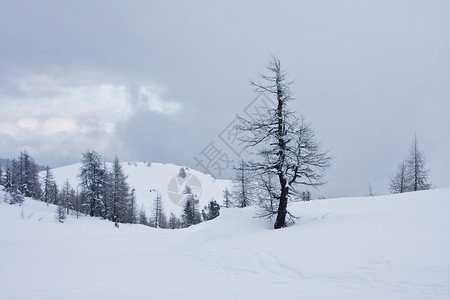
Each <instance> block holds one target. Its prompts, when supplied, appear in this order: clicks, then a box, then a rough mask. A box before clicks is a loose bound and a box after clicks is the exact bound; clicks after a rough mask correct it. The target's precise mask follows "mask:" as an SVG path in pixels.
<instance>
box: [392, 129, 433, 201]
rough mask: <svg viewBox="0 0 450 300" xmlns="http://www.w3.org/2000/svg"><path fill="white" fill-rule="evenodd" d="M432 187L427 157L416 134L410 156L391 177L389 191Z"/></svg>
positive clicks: (394, 192)
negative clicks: (420, 147) (419, 144)
mask: <svg viewBox="0 0 450 300" xmlns="http://www.w3.org/2000/svg"><path fill="white" fill-rule="evenodd" d="M430 188H431V184H430V183H429V182H428V170H427V169H426V168H425V157H424V154H423V152H422V151H421V150H420V149H419V147H418V143H417V137H416V136H414V139H413V142H412V143H411V147H410V149H409V154H408V156H407V157H406V159H405V160H404V161H403V162H402V163H401V164H400V165H399V166H398V169H397V171H396V173H395V174H394V175H393V176H392V177H391V180H390V183H389V191H390V192H391V193H393V194H397V193H405V192H414V191H420V190H428V189H430Z"/></svg>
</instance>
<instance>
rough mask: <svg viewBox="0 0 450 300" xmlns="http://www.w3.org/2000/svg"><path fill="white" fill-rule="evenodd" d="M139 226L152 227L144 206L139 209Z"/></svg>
mask: <svg viewBox="0 0 450 300" xmlns="http://www.w3.org/2000/svg"><path fill="white" fill-rule="evenodd" d="M139 224H142V225H145V226H148V225H150V223H149V220H148V218H147V214H146V213H145V209H144V206H141V208H140V209H139Z"/></svg>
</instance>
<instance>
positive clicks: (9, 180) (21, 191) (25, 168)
mask: <svg viewBox="0 0 450 300" xmlns="http://www.w3.org/2000/svg"><path fill="white" fill-rule="evenodd" d="M0 184H1V185H3V186H4V190H5V192H6V194H5V199H4V200H5V201H6V202H9V203H11V204H13V203H21V202H22V201H23V197H33V198H36V199H39V198H40V197H41V196H42V189H41V184H40V181H39V166H38V164H36V162H35V161H34V159H33V158H32V157H31V156H30V155H29V154H28V153H27V152H26V151H22V152H21V153H20V155H19V156H18V157H17V158H14V159H13V160H12V161H11V165H8V166H7V167H6V170H5V172H4V174H3V170H2V168H1V167H0Z"/></svg>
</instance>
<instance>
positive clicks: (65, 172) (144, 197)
mask: <svg viewBox="0 0 450 300" xmlns="http://www.w3.org/2000/svg"><path fill="white" fill-rule="evenodd" d="M108 165H109V167H111V164H108ZM80 168H81V164H80V163H77V164H73V165H69V166H64V167H60V168H55V169H52V173H53V175H54V176H55V181H56V183H57V184H58V187H59V188H61V187H62V186H63V184H64V182H65V181H66V180H68V181H69V183H70V185H71V186H72V187H74V188H77V186H78V184H79V179H78V178H77V176H78V174H79V173H80ZM122 168H123V171H124V173H125V174H126V175H128V180H127V182H128V184H129V186H130V188H134V189H135V193H136V201H137V203H138V205H139V207H140V206H141V205H142V206H143V207H144V209H145V211H146V212H147V213H148V214H149V215H150V212H151V209H152V208H153V201H154V199H155V198H156V191H159V192H160V193H161V196H162V201H163V206H164V210H165V212H166V214H167V216H169V215H170V213H171V212H173V213H174V214H175V215H177V216H180V215H181V212H182V208H183V205H182V202H181V203H180V202H179V198H178V197H177V196H180V197H181V194H182V192H183V189H184V187H185V186H186V184H188V185H190V186H191V188H192V189H195V190H196V191H197V192H196V194H197V196H198V198H199V200H200V201H199V207H200V208H203V207H204V206H205V205H207V204H208V203H209V201H211V199H215V200H216V201H217V202H218V203H219V204H222V200H223V191H224V190H225V188H226V187H228V188H230V187H231V181H230V180H223V179H214V178H213V177H211V176H210V175H206V174H204V173H202V172H199V171H196V170H193V169H189V168H187V169H186V168H185V169H186V174H187V176H186V178H185V179H182V178H180V177H178V176H177V175H178V172H179V170H180V168H181V166H177V165H174V164H163V163H151V164H150V163H145V162H124V163H122ZM43 174H44V173H42V174H41V176H42V177H43ZM169 193H171V194H170V195H169Z"/></svg>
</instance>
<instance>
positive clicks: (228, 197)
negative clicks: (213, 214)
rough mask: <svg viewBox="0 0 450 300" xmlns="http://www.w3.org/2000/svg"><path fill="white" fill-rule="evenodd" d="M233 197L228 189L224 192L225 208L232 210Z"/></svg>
mask: <svg viewBox="0 0 450 300" xmlns="http://www.w3.org/2000/svg"><path fill="white" fill-rule="evenodd" d="M231 196H232V195H231V193H230V191H229V190H228V188H225V190H223V207H225V208H230V207H231V206H232V202H231Z"/></svg>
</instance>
